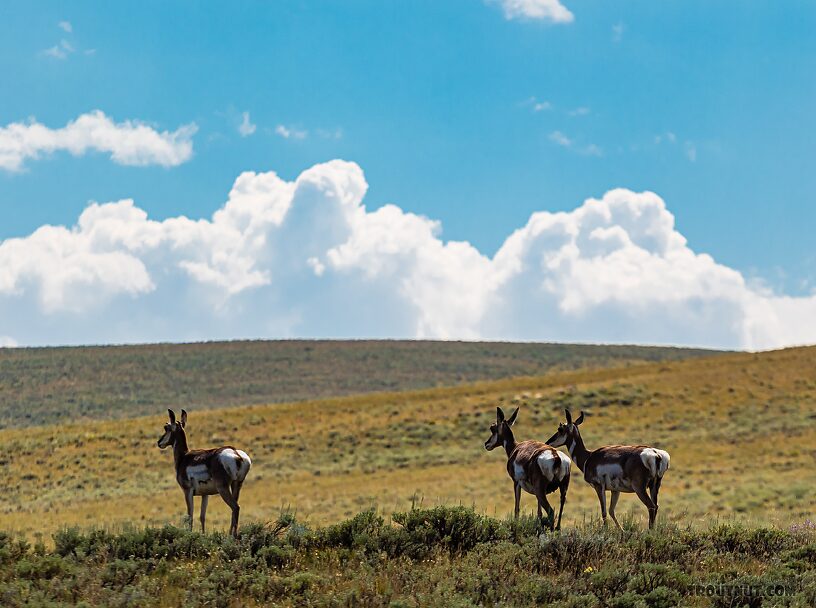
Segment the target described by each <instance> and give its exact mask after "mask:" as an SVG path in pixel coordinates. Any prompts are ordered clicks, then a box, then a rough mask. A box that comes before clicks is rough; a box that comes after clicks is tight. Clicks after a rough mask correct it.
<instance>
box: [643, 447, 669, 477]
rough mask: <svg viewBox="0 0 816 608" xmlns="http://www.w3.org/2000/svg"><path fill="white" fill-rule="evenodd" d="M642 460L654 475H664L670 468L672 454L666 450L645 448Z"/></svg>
mask: <svg viewBox="0 0 816 608" xmlns="http://www.w3.org/2000/svg"><path fill="white" fill-rule="evenodd" d="M640 460H641V461H642V462H643V466H645V467H646V468H647V469H649V472H650V473H651V474H652V477H663V474H664V473H665V472H666V471H667V470H668V469H669V460H670V456H669V453H668V452H667V451H665V450H658V449H657V448H644V450H643V451H642V452H641V453H640Z"/></svg>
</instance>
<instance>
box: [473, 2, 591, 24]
mask: <svg viewBox="0 0 816 608" xmlns="http://www.w3.org/2000/svg"><path fill="white" fill-rule="evenodd" d="M489 1H490V2H492V3H494V4H499V5H500V6H501V8H502V10H503V11H504V16H505V18H507V19H536V20H541V21H550V22H552V23H571V22H572V21H573V20H574V19H575V16H574V15H573V14H572V13H571V12H570V10H569V9H568V8H567V7H566V6H564V5H563V4H561V2H560V1H559V0H489Z"/></svg>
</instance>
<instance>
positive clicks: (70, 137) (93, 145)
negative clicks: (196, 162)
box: [0, 110, 197, 171]
mask: <svg viewBox="0 0 816 608" xmlns="http://www.w3.org/2000/svg"><path fill="white" fill-rule="evenodd" d="M196 131H197V127H196V125H195V124H194V123H191V124H188V125H184V126H181V127H179V128H178V129H176V130H175V131H161V132H159V131H157V130H155V129H154V128H153V127H151V126H149V125H147V124H144V123H142V122H139V121H132V120H126V121H124V122H120V123H115V122H114V121H113V120H112V119H110V118H109V117H107V116H106V115H105V114H104V113H103V112H100V111H99V110H96V111H94V112H88V113H87V114H82V115H81V116H79V117H78V118H77V119H76V120H73V121H71V122H69V123H68V124H67V125H65V126H64V127H62V128H59V129H51V128H49V127H46V126H45V125H43V124H41V123H39V122H36V121H35V120H30V121H29V122H15V123H10V124H8V125H6V126H5V127H0V169H5V170H6V171H20V170H21V169H22V168H23V166H24V163H25V161H26V160H28V159H32V160H36V159H38V158H40V157H41V156H43V155H47V154H51V153H54V152H58V151H66V152H69V153H70V154H72V155H74V156H81V155H83V154H85V153H86V152H88V151H89V150H95V151H98V152H107V153H109V154H110V155H111V159H112V160H113V161H114V162H115V163H118V164H120V165H136V166H144V165H161V166H164V167H172V166H176V165H180V164H181V163H184V162H186V161H187V160H189V159H190V158H191V157H192V154H193V141H192V137H193V135H194V134H195V132H196Z"/></svg>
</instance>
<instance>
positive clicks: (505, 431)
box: [484, 407, 519, 451]
mask: <svg viewBox="0 0 816 608" xmlns="http://www.w3.org/2000/svg"><path fill="white" fill-rule="evenodd" d="M518 412H519V411H518V408H516V411H515V412H513V414H512V415H511V416H510V418H508V419H505V418H504V412H503V411H502V409H501V408H500V407H497V408H496V422H494V423H493V424H491V425H490V437H489V438H488V440H487V441H485V444H484V445H485V449H486V450H488V451H490V450H493V449H495V448H496V447H498V446H500V445H504V442H505V440H509V439H511V438H512V437H513V431H511V430H510V427H511V426H513V424H515V422H516V417H518Z"/></svg>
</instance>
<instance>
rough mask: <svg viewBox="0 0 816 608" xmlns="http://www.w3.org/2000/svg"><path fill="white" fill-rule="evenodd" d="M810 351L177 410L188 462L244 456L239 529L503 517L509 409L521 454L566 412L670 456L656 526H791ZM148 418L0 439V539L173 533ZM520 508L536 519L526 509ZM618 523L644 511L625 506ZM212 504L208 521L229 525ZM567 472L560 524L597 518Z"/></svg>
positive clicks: (807, 447) (602, 438)
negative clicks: (499, 439)
mask: <svg viewBox="0 0 816 608" xmlns="http://www.w3.org/2000/svg"><path fill="white" fill-rule="evenodd" d="M814 369H816V348H799V349H788V350H783V351H776V352H770V353H763V354H729V355H720V356H716V357H711V358H707V359H691V360H686V361H676V362H660V363H653V364H639V365H629V366H627V367H614V368H610V369H601V370H577V371H560V372H553V373H550V374H547V375H544V376H538V377H521V378H510V379H504V380H497V381H490V382H479V383H473V384H468V385H461V386H454V387H447V388H435V389H426V390H418V391H408V392H395V393H374V394H369V395H356V396H350V397H341V398H334V399H327V400H316V401H309V402H304V403H290V404H270V405H256V406H249V407H236V408H230V409H226V410H225V409H221V410H203V409H191V410H190V421H189V424H188V428H189V436H190V441H191V446H192V447H204V446H208V445H213V444H222V443H230V444H233V445H236V446H239V447H242V448H245V449H246V450H247V451H248V452H249V453H250V455H251V456H252V458H253V463H254V464H253V469H252V471H251V473H250V476H249V479H248V481H247V483H246V484H245V486H244V491H243V493H242V495H241V503H242V518H243V520H244V521H245V522H249V521H252V520H255V521H269V520H272V519H275V518H276V517H277V516H278V515H279V513H280V511H281V509H282V508H284V509H285V508H291V509H292V510H295V511H296V513H297V516H298V518H300V519H303V520H305V521H308V522H310V523H312V524H325V523H330V522H334V521H338V520H340V519H342V518H346V517H350V516H352V515H353V514H355V513H357V512H359V511H360V510H362V509H365V508H368V507H371V506H376V507H378V508H380V509H382V510H383V511H384V512H391V511H393V510H404V509H406V508H410V506H411V505H412V504H422V505H424V506H426V507H427V506H433V505H436V504H441V503H444V504H462V505H466V506H470V505H473V506H474V507H475V508H476V509H477V511H478V512H483V513H486V514H488V515H495V516H498V517H504V516H505V515H506V514H508V513H509V512H511V510H512V488H511V484H510V482H509V480H508V479H507V477H506V472H505V470H504V456H503V454H501V453H499V451H496V452H492V453H487V452H485V450H484V448H483V447H482V444H483V442H484V440H485V439H486V438H487V435H488V431H487V429H488V426H489V424H490V422H491V421H492V420H493V418H494V416H495V406H496V405H497V404H502V405H503V406H504V407H506V408H508V409H510V408H512V407H514V406H520V407H521V413H520V417H519V421H518V423H517V424H516V427H515V429H516V436H517V438H519V439H527V438H539V439H546V438H547V437H548V436H549V435H550V434H551V433H552V432H553V430H554V428H555V426H556V425H557V424H558V422H559V421H560V420H562V416H563V409H564V407H571V408H573V409H574V410H575V411H577V410H580V409H583V410H585V411H586V412H587V420H586V422H585V423H584V426H583V427H582V428H583V434H584V437H585V440H586V442H587V445H588V446H589V447H590V448H591V447H594V446H598V445H600V444H601V443H623V442H627V443H640V442H645V443H650V444H653V445H656V446H659V447H663V448H665V449H668V450H669V451H670V452H671V454H672V464H671V470H670V471H669V472H668V474H667V477H666V480H665V482H664V484H663V490H662V491H661V506H662V509H661V512H660V517H661V518H666V519H667V520H675V521H678V522H684V523H685V522H690V523H693V522H698V523H699V522H702V521H705V520H709V521H710V520H711V519H716V518H737V519H740V520H746V521H755V522H763V523H781V524H785V525H787V524H789V523H792V522H798V521H801V520H803V519H804V518H806V517H812V514H813V508H814V503H813V492H812V488H813V487H814V484H816V466H814V465H815V464H816V424H814V423H815V422H816V375H814ZM164 422H165V415H164V410H162V413H161V415H153V416H150V417H144V418H134V419H126V420H114V421H100V422H94V423H81V424H73V425H61V426H41V427H31V428H26V429H5V430H3V431H0V445H3V447H4V450H3V451H4V454H3V457H2V458H3V465H4V472H5V473H6V477H7V479H8V480H9V482H8V483H7V487H6V488H5V492H4V496H3V500H2V502H1V503H0V529H4V530H13V531H18V532H22V533H25V534H27V535H29V536H31V535H35V534H44V535H45V536H46V538H47V537H48V535H49V534H50V533H51V532H53V531H54V530H56V529H58V528H60V527H63V526H65V525H80V526H82V527H88V526H100V525H101V526H109V525H117V526H121V525H125V524H127V525H134V524H135V525H142V524H163V523H167V522H170V523H178V522H180V521H181V517H182V515H183V514H184V512H185V510H184V501H183V498H182V494H181V492H180V491H179V490H178V488H177V486H176V485H175V481H174V477H173V471H172V455H171V454H170V452H169V451H168V452H161V451H159V450H158V449H157V448H156V440H157V439H158V437H159V435H160V432H161V428H162V425H163V424H164ZM523 506H524V508H525V509H526V510H528V511H531V510H532V509H533V501H532V499H531V498H530V497H525V499H524V502H523ZM619 512H620V513H627V512H630V513H634V514H635V517H636V518H637V519H638V522H639V524H640V525H643V524H644V522H645V514H646V513H645V509H643V508H642V506H641V505H640V504H639V503H638V501H637V500H636V499H635V498H634V497H632V496H624V497H623V498H622V499H621V503H620V505H619ZM227 513H228V510H227V509H226V507H225V506H224V505H223V504H221V503H220V501H219V500H218V499H213V500H212V501H210V509H209V512H208V521H209V522H210V523H211V525H212V526H213V527H214V528H216V529H225V528H226V526H227ZM597 515H598V514H597V499H596V497H595V493H594V491H592V490H591V488H589V487H588V486H587V485H586V484H584V483H583V481H582V480H581V478H580V475H576V476H575V478H574V479H573V483H572V487H571V489H570V494H569V500H568V503H567V507H566V510H565V517H564V522H565V526H566V527H569V526H574V525H575V524H576V523H580V522H583V521H585V520H586V519H588V518H596V517H597Z"/></svg>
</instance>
